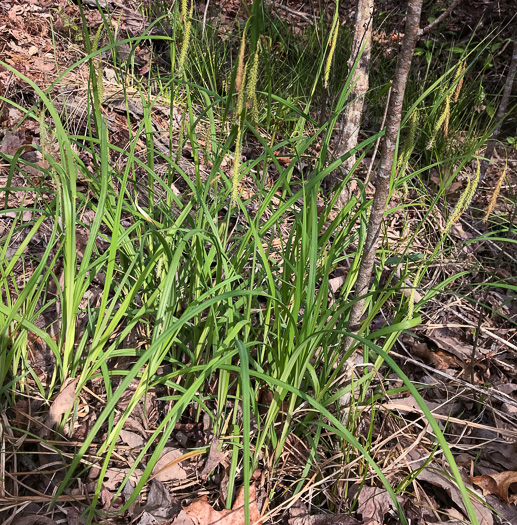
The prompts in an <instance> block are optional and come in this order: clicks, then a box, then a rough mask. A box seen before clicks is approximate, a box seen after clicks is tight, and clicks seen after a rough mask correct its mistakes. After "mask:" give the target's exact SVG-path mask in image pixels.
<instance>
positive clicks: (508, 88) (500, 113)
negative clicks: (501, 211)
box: [479, 35, 517, 182]
mask: <svg viewBox="0 0 517 525" xmlns="http://www.w3.org/2000/svg"><path fill="white" fill-rule="evenodd" d="M516 72H517V35H515V37H514V41H513V53H512V61H511V62H510V68H509V69H508V76H507V77H506V84H505V85H504V90H503V97H502V98H501V102H500V104H499V109H498V110H497V114H496V116H495V121H496V122H497V126H496V128H495V129H494V132H493V133H492V137H491V138H490V140H489V141H488V144H487V147H486V150H485V155H484V157H485V158H484V159H483V162H482V163H481V171H480V172H479V182H481V181H482V180H483V177H484V176H485V173H486V170H487V168H488V165H489V164H490V160H491V159H492V155H493V154H494V149H495V145H496V143H497V139H498V137H499V133H500V132H501V127H502V125H503V121H504V117H505V114H506V110H507V108H508V102H509V101H510V96H511V94H512V88H513V81H514V78H515V73H516Z"/></svg>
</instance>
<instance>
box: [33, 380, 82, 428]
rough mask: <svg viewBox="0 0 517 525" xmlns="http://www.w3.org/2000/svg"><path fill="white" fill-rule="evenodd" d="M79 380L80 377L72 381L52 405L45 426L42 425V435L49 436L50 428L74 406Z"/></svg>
mask: <svg viewBox="0 0 517 525" xmlns="http://www.w3.org/2000/svg"><path fill="white" fill-rule="evenodd" d="M77 382H78V379H73V380H72V381H70V382H69V383H68V384H67V385H66V386H65V388H63V390H61V392H59V394H58V395H57V397H56V399H54V401H53V402H52V404H51V405H50V409H49V411H48V415H47V417H46V419H45V426H44V427H42V430H41V432H40V435H41V437H43V438H44V437H47V436H48V435H49V433H50V429H51V428H52V427H53V426H54V425H55V424H56V423H57V422H58V421H59V419H60V418H61V416H62V415H63V414H66V413H67V412H68V411H69V410H70V409H71V408H72V407H73V406H74V401H75V397H76V396H75V389H76V387H77Z"/></svg>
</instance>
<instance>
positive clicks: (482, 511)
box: [417, 468, 494, 525]
mask: <svg viewBox="0 0 517 525" xmlns="http://www.w3.org/2000/svg"><path fill="white" fill-rule="evenodd" d="M417 479H418V480H419V481H427V482H429V483H431V484H432V485H435V486H436V487H439V488H441V489H442V490H444V491H445V492H446V493H447V494H448V496H449V497H450V498H451V500H452V501H453V502H454V503H455V504H456V505H457V507H458V508H460V509H461V510H462V511H463V513H464V515H467V511H466V509H465V504H464V503H463V499H462V497H461V493H460V490H459V488H458V487H457V485H456V482H455V481H453V480H451V479H450V478H449V477H448V476H446V475H445V474H442V473H441V472H439V471H437V470H433V469H430V468H426V469H424V470H422V471H421V472H420V474H418V476H417ZM470 501H471V503H472V506H473V507H474V511H475V513H476V516H477V519H478V521H479V524H480V525H493V523H494V517H493V515H492V512H491V511H490V510H489V509H487V507H486V506H485V505H484V504H483V503H482V502H481V501H478V500H477V499H475V498H471V500H470Z"/></svg>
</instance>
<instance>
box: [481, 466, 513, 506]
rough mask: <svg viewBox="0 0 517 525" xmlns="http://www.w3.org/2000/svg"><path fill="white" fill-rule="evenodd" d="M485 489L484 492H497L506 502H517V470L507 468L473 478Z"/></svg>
mask: <svg viewBox="0 0 517 525" xmlns="http://www.w3.org/2000/svg"><path fill="white" fill-rule="evenodd" d="M472 482H473V483H475V484H476V485H477V486H478V487H481V488H482V489H483V494H484V495H486V494H495V495H496V496H499V497H500V498H501V499H502V500H503V501H506V503H514V504H517V472H515V471H514V470H507V471H505V472H497V473H495V474H483V475H482V476H476V477H473V478H472Z"/></svg>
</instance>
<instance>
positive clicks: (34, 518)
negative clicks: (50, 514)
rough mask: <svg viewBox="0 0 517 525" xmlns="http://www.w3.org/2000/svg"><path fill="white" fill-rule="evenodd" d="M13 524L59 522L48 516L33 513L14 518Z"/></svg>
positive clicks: (50, 524)
mask: <svg viewBox="0 0 517 525" xmlns="http://www.w3.org/2000/svg"><path fill="white" fill-rule="evenodd" d="M13 525H57V522H55V521H54V520H51V519H50V518H47V517H46V516H40V515H38V514H31V515H30V516H22V517H21V518H18V519H17V520H14V522H13Z"/></svg>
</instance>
